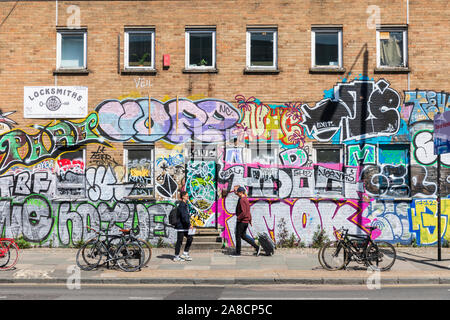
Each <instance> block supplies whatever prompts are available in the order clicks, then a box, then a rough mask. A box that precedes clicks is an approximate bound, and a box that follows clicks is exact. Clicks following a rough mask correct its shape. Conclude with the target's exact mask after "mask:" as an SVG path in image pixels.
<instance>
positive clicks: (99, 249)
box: [76, 239, 107, 271]
mask: <svg viewBox="0 0 450 320" xmlns="http://www.w3.org/2000/svg"><path fill="white" fill-rule="evenodd" d="M106 252H107V251H106V248H105V246H104V245H103V243H101V242H100V241H98V240H97V239H92V240H89V241H88V242H86V243H85V244H84V245H83V246H82V247H81V248H80V249H78V252H77V258H76V261H77V265H78V267H79V268H80V269H81V270H84V271H89V270H92V269H94V268H96V267H98V265H99V264H100V261H101V260H102V257H103V256H104V255H105V254H106Z"/></svg>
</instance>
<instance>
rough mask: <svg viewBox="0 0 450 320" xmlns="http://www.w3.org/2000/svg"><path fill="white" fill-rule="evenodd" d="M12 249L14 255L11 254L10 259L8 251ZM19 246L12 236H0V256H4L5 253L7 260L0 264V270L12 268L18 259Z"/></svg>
mask: <svg viewBox="0 0 450 320" xmlns="http://www.w3.org/2000/svg"><path fill="white" fill-rule="evenodd" d="M12 250H14V251H15V252H16V255H14V254H13V258H12V260H11V255H10V252H11V251H12ZM19 251H20V250H19V246H18V245H17V244H16V241H15V240H14V239H12V238H0V258H5V257H6V255H8V257H7V259H8V260H7V261H6V262H5V263H3V264H2V265H1V266H0V269H1V270H8V269H11V268H13V267H14V266H15V265H16V263H17V261H18V260H19V255H20V252H19Z"/></svg>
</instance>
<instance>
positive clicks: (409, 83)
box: [406, 0, 411, 91]
mask: <svg viewBox="0 0 450 320" xmlns="http://www.w3.org/2000/svg"><path fill="white" fill-rule="evenodd" d="M406 26H407V27H408V29H409V0H406ZM407 37H408V38H407V40H408V42H409V32H408V33H407ZM408 66H409V50H408ZM410 76H411V75H410V72H408V91H409V90H411V88H410V87H411V78H410Z"/></svg>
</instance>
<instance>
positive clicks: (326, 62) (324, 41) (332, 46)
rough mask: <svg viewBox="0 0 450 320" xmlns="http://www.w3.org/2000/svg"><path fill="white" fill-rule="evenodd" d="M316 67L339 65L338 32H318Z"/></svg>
mask: <svg viewBox="0 0 450 320" xmlns="http://www.w3.org/2000/svg"><path fill="white" fill-rule="evenodd" d="M316 65H317V66H337V65H339V34H338V33H337V32H316Z"/></svg>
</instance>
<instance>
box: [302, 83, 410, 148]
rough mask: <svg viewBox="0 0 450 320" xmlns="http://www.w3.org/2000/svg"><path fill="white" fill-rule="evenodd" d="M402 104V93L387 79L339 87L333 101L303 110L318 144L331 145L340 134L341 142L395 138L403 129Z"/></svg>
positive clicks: (311, 134)
mask: <svg viewBox="0 0 450 320" xmlns="http://www.w3.org/2000/svg"><path fill="white" fill-rule="evenodd" d="M400 102H401V98H400V95H399V94H398V92H397V91H395V90H394V89H392V88H390V84H389V82H387V81H386V80H384V79H380V80H378V81H377V82H375V81H372V80H366V81H363V80H354V81H352V82H349V83H339V84H337V85H336V86H335V87H334V98H333V99H331V98H326V99H323V100H321V101H319V102H317V103H316V105H315V106H314V107H312V108H311V107H309V106H308V105H303V106H302V107H301V110H302V113H303V116H304V120H303V121H302V125H303V126H304V127H305V129H306V131H307V132H308V134H309V135H310V136H312V137H313V138H314V139H315V140H317V141H330V140H331V139H332V138H333V137H334V136H335V135H336V134H337V133H338V132H340V136H339V139H338V140H339V141H341V142H344V141H348V140H360V139H367V138H371V137H379V136H393V135H395V134H397V133H398V131H399V129H400V113H399V110H398V108H399V106H400Z"/></svg>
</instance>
